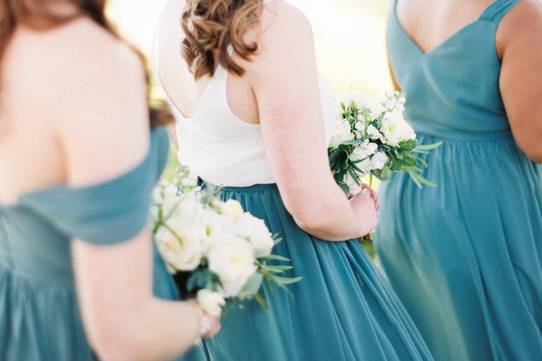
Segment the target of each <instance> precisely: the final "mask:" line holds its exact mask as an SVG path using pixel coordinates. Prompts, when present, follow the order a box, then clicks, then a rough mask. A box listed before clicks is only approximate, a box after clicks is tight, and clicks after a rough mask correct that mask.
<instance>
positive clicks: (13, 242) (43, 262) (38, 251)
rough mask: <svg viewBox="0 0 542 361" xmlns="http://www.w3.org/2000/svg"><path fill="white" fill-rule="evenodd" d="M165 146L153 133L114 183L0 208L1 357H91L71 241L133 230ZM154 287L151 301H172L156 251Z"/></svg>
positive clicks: (142, 216)
mask: <svg viewBox="0 0 542 361" xmlns="http://www.w3.org/2000/svg"><path fill="white" fill-rule="evenodd" d="M168 149H169V142H168V136H167V132H166V131H165V130H164V129H157V130H154V131H153V133H152V142H151V148H150V150H149V153H148V155H147V156H146V158H145V159H144V160H143V161H142V162H141V163H140V164H139V165H138V166H137V167H135V168H134V169H133V170H131V171H129V172H128V173H126V174H124V175H122V176H121V177H118V178H117V179H113V180H111V181H108V182H105V183H102V184H99V185H95V186H92V187H85V188H79V189H70V188H67V187H65V186H59V187H55V188H49V189H45V190H41V191H37V192H32V193H28V194H25V195H24V196H22V197H21V198H20V200H19V201H18V202H17V203H16V204H8V205H7V204H4V205H0V360H2V361H53V360H54V361H88V360H96V359H97V358H96V356H95V355H94V354H93V352H92V350H91V349H90V347H89V344H88V342H87V339H86V337H85V332H84V329H83V326H82V322H81V316H80V312H79V307H78V303H77V295H76V292H75V286H74V275H73V269H72V261H71V257H70V244H71V240H72V239H81V240H83V241H86V242H89V243H92V244H95V245H100V246H104V247H107V246H109V245H114V244H118V243H120V242H123V241H126V240H129V239H131V238H132V237H134V236H135V235H137V234H138V233H140V232H141V231H142V230H143V229H144V227H146V226H147V225H148V216H149V208H150V204H151V193H152V189H153V187H154V185H155V182H156V181H157V179H158V178H159V176H160V173H161V172H162V169H163V167H164V165H165V163H166V160H167V154H168ZM154 287H155V293H156V296H157V297H160V298H163V299H170V300H174V299H178V294H177V290H176V288H175V285H174V284H173V282H172V279H171V277H170V275H169V274H168V272H167V270H166V268H165V266H164V264H163V262H162V260H161V259H160V257H159V256H158V253H157V252H156V251H155V252H154ZM179 327H182V325H179Z"/></svg>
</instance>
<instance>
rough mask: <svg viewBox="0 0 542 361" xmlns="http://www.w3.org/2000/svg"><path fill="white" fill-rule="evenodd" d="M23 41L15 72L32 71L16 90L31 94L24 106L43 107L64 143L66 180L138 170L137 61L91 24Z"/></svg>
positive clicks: (141, 104)
mask: <svg viewBox="0 0 542 361" xmlns="http://www.w3.org/2000/svg"><path fill="white" fill-rule="evenodd" d="M20 35H21V36H20V41H18V44H19V45H20V53H22V52H24V53H25V55H26V56H27V57H26V58H25V59H26V60H25V62H26V63H27V64H24V65H23V66H22V67H20V68H19V70H20V71H21V72H24V71H25V70H26V71H28V72H30V73H32V76H29V75H28V74H27V75H26V82H27V83H28V84H30V85H26V84H25V85H23V87H22V88H21V89H23V90H24V89H29V88H31V89H32V92H33V94H32V96H31V97H28V96H27V97H26V98H28V99H31V100H32V102H33V105H35V107H29V108H39V109H42V113H43V114H44V116H43V118H46V119H47V122H48V123H50V124H51V126H52V128H53V131H54V133H55V134H56V135H57V137H58V138H59V140H60V142H61V143H62V145H63V147H62V148H63V151H64V152H65V153H66V154H65V158H66V159H67V163H68V169H69V175H70V176H69V179H70V182H72V184H76V185H79V184H89V183H92V182H94V181H98V180H101V179H107V178H108V177H111V176H112V175H116V174H117V173H118V171H119V170H123V169H129V167H130V166H133V165H134V164H136V162H137V161H139V160H140V159H141V158H142V156H143V155H144V154H145V153H146V149H147V146H148V141H149V139H148V131H149V118H148V115H149V113H148V107H147V101H146V92H147V87H146V82H145V76H144V72H143V64H142V61H141V59H140V58H139V57H138V55H137V54H136V53H135V52H134V51H133V50H132V49H131V48H130V47H129V46H128V45H126V44H125V43H124V42H123V41H121V40H119V39H117V38H116V37H115V36H113V35H112V34H110V33H109V32H108V31H106V30H105V29H102V28H101V27H100V26H98V25H97V24H95V23H94V22H92V21H91V20H88V19H81V20H77V21H74V22H72V23H70V24H67V25H65V26H62V27H59V28H57V29H53V30H50V31H46V32H41V33H39V32H36V33H35V34H32V33H31V32H29V33H27V34H24V33H21V34H20ZM20 53H19V54H18V55H20ZM22 76H23V75H21V77H22ZM19 93H21V94H22V92H21V91H19ZM30 111H32V112H34V113H35V112H36V110H35V109H33V110H30ZM98 144H99V147H97V145H98ZM111 154H115V155H116V156H115V157H113V158H111Z"/></svg>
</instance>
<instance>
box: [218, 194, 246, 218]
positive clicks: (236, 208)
mask: <svg viewBox="0 0 542 361" xmlns="http://www.w3.org/2000/svg"><path fill="white" fill-rule="evenodd" d="M220 208H221V211H222V214H223V215H225V216H226V217H228V218H230V219H231V220H233V221H236V220H237V219H238V218H239V217H240V216H241V215H242V214H243V212H244V211H243V207H242V206H241V203H239V202H238V201H236V200H233V199H230V200H229V201H227V202H225V203H222V204H221V207H220Z"/></svg>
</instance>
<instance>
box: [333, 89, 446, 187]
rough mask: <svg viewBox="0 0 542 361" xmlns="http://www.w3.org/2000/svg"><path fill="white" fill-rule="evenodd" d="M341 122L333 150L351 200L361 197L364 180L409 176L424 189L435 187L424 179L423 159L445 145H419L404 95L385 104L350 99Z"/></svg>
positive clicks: (343, 101)
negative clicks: (426, 186) (407, 111)
mask: <svg viewBox="0 0 542 361" xmlns="http://www.w3.org/2000/svg"><path fill="white" fill-rule="evenodd" d="M338 103H339V111H338V118H337V121H336V123H335V129H334V132H333V137H332V140H331V144H330V146H329V148H328V154H329V160H330V164H331V169H332V171H333V174H334V176H335V180H336V181H337V183H338V184H339V185H340V186H341V188H342V189H343V190H344V192H345V193H346V194H348V195H355V194H357V193H359V192H360V190H361V188H360V184H361V181H362V178H364V177H365V176H369V177H370V179H371V183H372V177H376V178H378V179H380V180H383V181H385V180H387V179H388V178H389V177H390V175H391V174H392V173H394V172H404V173H408V174H409V175H410V177H411V178H412V180H413V181H414V182H415V183H416V184H417V185H418V186H419V187H421V186H423V185H428V186H435V184H434V183H432V182H430V181H429V180H427V179H425V178H424V177H423V176H422V175H421V173H422V171H423V169H424V168H427V166H428V164H427V163H426V162H425V160H424V159H422V158H421V157H419V156H418V155H417V153H426V152H428V151H430V150H433V149H435V148H437V147H439V146H440V144H430V145H419V144H418V142H417V140H416V133H415V132H414V129H413V128H412V127H411V126H410V124H408V122H407V121H406V120H405V119H404V117H403V113H404V104H405V98H403V97H402V96H401V94H400V93H399V92H395V93H393V94H387V95H386V97H385V98H383V99H375V98H369V97H365V96H363V95H362V94H360V93H354V92H350V93H346V94H345V95H344V96H342V97H341V98H340V99H339V101H338Z"/></svg>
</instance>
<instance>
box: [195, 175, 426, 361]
mask: <svg viewBox="0 0 542 361" xmlns="http://www.w3.org/2000/svg"><path fill="white" fill-rule="evenodd" d="M224 198H225V199H235V200H238V201H239V202H240V203H241V204H242V205H243V207H244V209H245V210H246V211H248V212H250V213H252V214H253V215H254V216H256V217H259V218H261V219H263V220H265V222H266V224H267V226H268V227H269V229H270V230H271V231H272V233H274V234H277V235H279V236H280V237H281V238H282V242H280V243H279V244H278V245H277V246H276V247H275V249H274V253H275V254H278V255H281V256H284V257H287V258H289V259H291V261H292V264H293V266H294V270H292V271H291V272H289V273H288V274H287V276H302V277H303V280H302V281H301V282H299V283H297V284H295V285H292V286H290V287H289V291H290V292H285V291H283V290H282V289H273V290H271V289H269V288H268V287H265V288H264V289H263V295H264V297H265V299H266V301H267V303H268V309H267V310H264V309H262V308H261V307H260V306H259V305H258V304H257V303H256V302H254V301H248V302H246V303H245V304H244V307H243V308H242V309H239V308H232V309H229V310H228V312H227V313H226V314H225V315H224V317H223V320H222V330H221V332H220V333H219V334H218V335H217V336H215V337H214V338H213V339H211V340H208V341H206V342H204V345H203V346H202V348H203V350H204V353H205V354H206V356H205V358H206V359H207V360H212V361H255V360H259V361H384V360H386V361H392V360H393V361H408V360H417V361H422V360H424V361H426V360H427V361H428V360H433V359H432V356H431V355H430V353H429V351H428V348H427V347H426V345H425V343H424V341H423V340H422V338H421V336H420V334H419V332H418V331H417V329H416V327H415V326H414V324H413V322H412V320H411V318H410V317H409V315H408V314H407V312H406V311H405V309H404V307H403V306H402V305H401V303H400V302H399V300H398V298H397V297H396V295H395V293H394V292H393V291H392V290H391V288H390V286H389V285H388V283H387V281H386V280H385V279H384V278H383V277H382V275H381V273H380V272H379V271H377V270H376V269H375V267H374V266H373V264H372V262H371V260H370V259H369V257H368V256H367V254H366V253H365V252H364V250H363V248H362V246H361V245H360V243H359V242H357V241H354V240H352V241H346V242H340V243H329V242H325V241H322V240H320V239H317V238H315V237H313V236H311V235H309V234H308V233H306V232H304V231H303V230H302V229H300V228H299V226H297V224H296V223H295V222H294V220H293V218H292V217H291V215H290V214H289V213H288V212H287V210H286V209H285V207H284V205H283V202H282V200H281V197H280V194H279V191H278V189H277V187H276V185H256V186H252V187H247V188H225V189H224ZM185 360H200V358H199V355H198V356H190V355H188V356H187V357H185Z"/></svg>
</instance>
